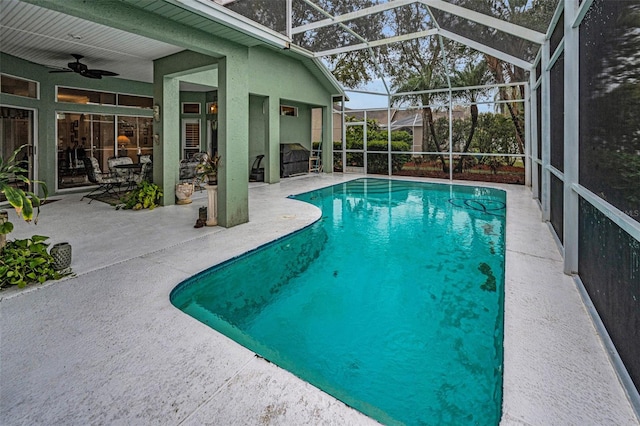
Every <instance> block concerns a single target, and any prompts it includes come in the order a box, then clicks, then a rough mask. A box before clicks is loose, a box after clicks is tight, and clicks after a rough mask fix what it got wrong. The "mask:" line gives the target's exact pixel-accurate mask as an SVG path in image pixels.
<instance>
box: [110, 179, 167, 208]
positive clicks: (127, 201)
mask: <svg viewBox="0 0 640 426" xmlns="http://www.w3.org/2000/svg"><path fill="white" fill-rule="evenodd" d="M162 195H163V194H162V188H160V187H159V186H158V185H156V184H155V183H149V182H147V181H146V180H143V181H142V182H140V183H139V184H138V187H137V188H136V189H134V190H133V191H131V192H129V193H128V194H127V195H126V196H125V197H124V200H123V201H124V205H122V206H118V207H117V208H119V207H122V208H123V209H133V210H142V209H149V210H153V209H154V208H155V207H156V206H157V205H158V204H157V201H159V200H160V198H162Z"/></svg>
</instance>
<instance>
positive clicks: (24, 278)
mask: <svg viewBox="0 0 640 426" xmlns="http://www.w3.org/2000/svg"><path fill="white" fill-rule="evenodd" d="M48 238H49V237H44V236H42V235H34V236H33V237H31V238H27V239H25V240H13V241H9V242H7V245H6V246H4V248H3V249H2V252H1V253H2V256H0V277H2V278H1V279H0V288H2V287H5V286H9V285H17V286H18V287H19V288H23V287H25V286H26V285H27V284H31V283H40V284H42V283H43V282H45V281H47V280H57V279H60V278H62V274H60V273H59V272H57V271H56V270H54V269H53V262H54V259H53V256H51V255H50V254H49V253H48V252H47V247H48V246H49V244H47V243H45V241H46V240H47V239H48Z"/></svg>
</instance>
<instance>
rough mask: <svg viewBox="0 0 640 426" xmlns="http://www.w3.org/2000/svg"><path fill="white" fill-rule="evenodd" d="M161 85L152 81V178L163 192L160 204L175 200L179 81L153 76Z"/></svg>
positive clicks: (169, 203)
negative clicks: (156, 113) (155, 115)
mask: <svg viewBox="0 0 640 426" xmlns="http://www.w3.org/2000/svg"><path fill="white" fill-rule="evenodd" d="M154 78H157V79H158V80H156V81H162V85H156V86H155V87H156V89H159V90H156V91H155V93H154V104H155V105H159V106H160V121H157V122H156V121H154V128H153V131H154V134H157V135H158V137H157V138H156V137H153V181H154V183H156V184H157V185H158V186H160V187H161V188H162V190H163V192H164V197H163V198H162V205H164V206H166V205H172V204H174V203H175V197H176V193H175V184H176V182H178V166H177V165H178V163H179V160H180V119H179V117H180V102H177V101H176V99H180V81H179V80H178V79H176V78H171V77H164V76H161V75H158V76H154Z"/></svg>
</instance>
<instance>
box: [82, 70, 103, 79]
mask: <svg viewBox="0 0 640 426" xmlns="http://www.w3.org/2000/svg"><path fill="white" fill-rule="evenodd" d="M78 74H80V75H81V76H83V77H87V78H96V79H101V78H102V74H99V73H98V74H97V73H94V72H93V70H86V71H81V72H79V73H78Z"/></svg>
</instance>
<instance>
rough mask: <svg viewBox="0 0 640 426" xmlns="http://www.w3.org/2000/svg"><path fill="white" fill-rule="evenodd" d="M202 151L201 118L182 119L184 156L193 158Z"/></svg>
mask: <svg viewBox="0 0 640 426" xmlns="http://www.w3.org/2000/svg"><path fill="white" fill-rule="evenodd" d="M198 152H200V120H198V119H196V118H187V119H184V120H182V158H183V159H187V158H191V157H192V156H193V154H197V153H198Z"/></svg>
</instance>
